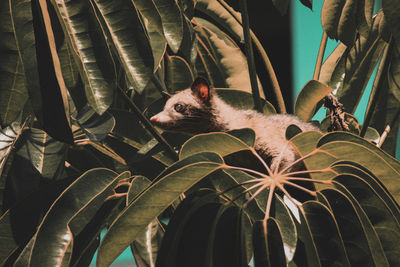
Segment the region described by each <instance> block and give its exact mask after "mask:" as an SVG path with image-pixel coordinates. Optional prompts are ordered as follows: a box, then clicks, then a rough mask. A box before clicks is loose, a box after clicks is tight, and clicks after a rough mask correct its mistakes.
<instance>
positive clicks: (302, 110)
mask: <svg viewBox="0 0 400 267" xmlns="http://www.w3.org/2000/svg"><path fill="white" fill-rule="evenodd" d="M332 91H333V89H332V88H330V87H329V86H327V85H325V84H323V83H320V82H319V81H316V80H311V81H309V82H307V83H306V85H304V87H303V89H301V91H300V93H299V95H298V96H297V98H296V102H295V104H294V114H295V115H296V116H297V117H299V118H300V119H302V120H304V121H309V120H311V118H312V116H313V115H314V110H315V107H316V105H317V104H318V102H319V101H321V100H322V99H323V98H324V97H325V96H327V95H328V94H329V93H331V92H332Z"/></svg>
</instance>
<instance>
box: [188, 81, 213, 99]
mask: <svg viewBox="0 0 400 267" xmlns="http://www.w3.org/2000/svg"><path fill="white" fill-rule="evenodd" d="M191 89H192V92H193V94H194V95H195V96H196V97H197V98H198V99H200V100H201V101H203V102H204V103H208V102H209V101H210V86H209V84H208V82H207V80H206V79H204V78H202V77H197V78H196V79H195V80H194V82H193V84H192V87H191Z"/></svg>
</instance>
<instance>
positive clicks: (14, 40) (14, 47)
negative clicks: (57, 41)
mask: <svg viewBox="0 0 400 267" xmlns="http://www.w3.org/2000/svg"><path fill="white" fill-rule="evenodd" d="M0 5H1V6H0V10H1V11H0V18H1V28H0V37H1V38H0V46H1V52H0V56H1V58H2V59H3V60H2V64H1V66H0V79H1V81H2V82H1V87H0V119H1V121H0V123H1V125H2V127H6V126H8V125H10V124H11V123H12V122H13V121H15V120H16V119H17V116H18V115H19V113H20V112H21V110H22V109H23V108H24V105H25V102H26V101H27V99H28V90H27V86H30V87H31V88H32V90H36V89H38V88H37V86H38V79H37V77H34V76H35V75H34V74H35V72H34V73H32V74H33V75H32V74H29V73H28V75H29V77H31V78H34V80H31V81H25V78H26V77H25V73H24V68H27V71H29V70H32V68H35V67H36V60H32V61H30V62H26V61H23V60H22V55H26V56H25V57H24V58H25V60H26V59H27V57H28V55H29V56H30V57H35V56H36V53H35V50H33V49H34V37H33V25H32V14H31V12H32V11H31V5H30V1H2V2H1V4H0ZM15 13H16V14H15ZM24 24H26V26H25V28H24V27H22V26H23V25H24ZM24 34H28V36H30V37H29V38H26V39H23V35H24ZM25 53H26V54H25ZM26 64H28V65H26ZM25 65H26V66H25ZM36 73H37V72H36ZM26 82H28V84H25V83H26Z"/></svg>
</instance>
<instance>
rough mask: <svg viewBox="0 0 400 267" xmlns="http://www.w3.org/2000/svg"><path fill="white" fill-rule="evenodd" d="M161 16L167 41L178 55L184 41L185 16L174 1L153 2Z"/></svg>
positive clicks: (161, 0) (154, 0)
mask: <svg viewBox="0 0 400 267" xmlns="http://www.w3.org/2000/svg"><path fill="white" fill-rule="evenodd" d="M153 2H154V4H155V5H156V8H157V10H158V12H159V13H160V16H161V21H162V27H163V30H164V36H165V39H166V40H167V42H168V45H169V47H170V48H171V49H172V51H173V52H174V53H175V54H176V53H177V52H178V50H179V48H180V46H181V43H182V39H183V16H182V13H181V10H180V8H179V6H178V4H177V3H176V1H174V0H153Z"/></svg>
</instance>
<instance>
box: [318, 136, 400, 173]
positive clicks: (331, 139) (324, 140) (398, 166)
mask: <svg viewBox="0 0 400 267" xmlns="http://www.w3.org/2000/svg"><path fill="white" fill-rule="evenodd" d="M334 141H347V142H352V143H356V144H360V145H362V146H363V147H365V148H368V149H369V150H371V151H373V152H374V153H376V154H377V155H378V156H379V157H381V158H382V159H384V160H385V161H386V162H388V163H389V164H390V165H391V166H392V168H394V169H395V170H396V171H397V172H399V173H400V162H399V161H398V160H397V159H395V158H393V157H392V156H390V155H388V154H387V153H385V152H384V151H383V150H382V149H379V148H378V147H377V146H376V145H374V144H371V143H370V142H368V141H367V140H365V139H363V138H361V137H360V136H358V135H355V134H351V133H345V132H332V133H328V134H326V135H324V137H323V138H321V139H320V141H319V143H318V146H321V145H323V144H327V143H329V142H334ZM365 167H369V166H368V165H366V166H365ZM378 177H379V176H378Z"/></svg>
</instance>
